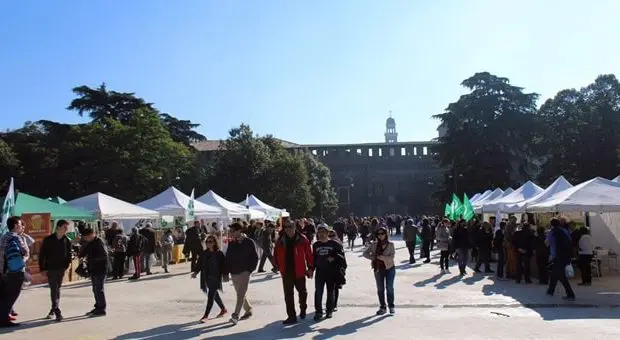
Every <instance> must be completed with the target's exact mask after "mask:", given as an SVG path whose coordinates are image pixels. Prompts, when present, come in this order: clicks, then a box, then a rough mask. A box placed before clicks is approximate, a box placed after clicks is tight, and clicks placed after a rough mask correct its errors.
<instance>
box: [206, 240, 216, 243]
mask: <svg viewBox="0 0 620 340" xmlns="http://www.w3.org/2000/svg"><path fill="white" fill-rule="evenodd" d="M207 243H215V241H213V240H207Z"/></svg>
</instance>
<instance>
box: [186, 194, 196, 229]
mask: <svg viewBox="0 0 620 340" xmlns="http://www.w3.org/2000/svg"><path fill="white" fill-rule="evenodd" d="M186 217H187V218H186V220H187V222H191V221H194V218H195V213H194V189H192V194H191V196H190V197H189V203H188V204H187V216H186Z"/></svg>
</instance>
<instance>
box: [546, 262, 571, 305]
mask: <svg viewBox="0 0 620 340" xmlns="http://www.w3.org/2000/svg"><path fill="white" fill-rule="evenodd" d="M564 267H566V264H565V263H559V262H554V263H553V266H552V269H551V280H549V289H548V290H547V294H549V295H553V293H555V286H557V284H558V281H560V282H561V283H562V285H563V286H564V291H566V296H568V297H573V298H574V297H575V292H573V288H572V287H571V286H570V282H568V279H567V278H566V272H565V271H564Z"/></svg>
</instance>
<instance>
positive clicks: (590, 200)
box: [526, 177, 620, 213]
mask: <svg viewBox="0 0 620 340" xmlns="http://www.w3.org/2000/svg"><path fill="white" fill-rule="evenodd" d="M526 210H527V211H530V212H589V211H591V212H599V213H600V212H620V183H617V182H613V181H610V180H608V179H604V178H601V177H596V178H593V179H591V180H589V181H586V182H583V183H581V184H579V185H576V186H574V187H572V188H569V189H566V190H563V191H560V192H558V193H556V194H555V195H553V196H551V197H549V198H548V199H546V200H544V201H542V202H540V203H537V204H533V205H528V206H527V207H526Z"/></svg>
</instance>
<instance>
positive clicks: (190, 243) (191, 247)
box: [183, 221, 202, 273]
mask: <svg viewBox="0 0 620 340" xmlns="http://www.w3.org/2000/svg"><path fill="white" fill-rule="evenodd" d="M200 234H201V231H200V221H194V226H193V227H191V228H188V229H187V230H186V231H185V244H184V245H183V255H185V258H186V259H187V260H188V261H191V266H190V269H191V271H192V273H194V272H196V270H197V269H198V268H197V266H196V265H197V263H198V256H199V255H200V253H202V241H201V239H200Z"/></svg>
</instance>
